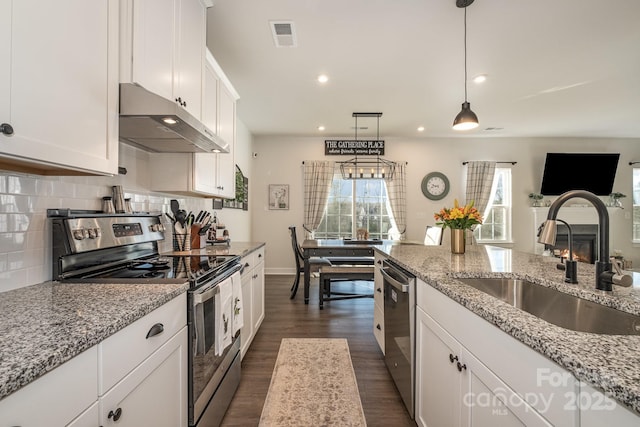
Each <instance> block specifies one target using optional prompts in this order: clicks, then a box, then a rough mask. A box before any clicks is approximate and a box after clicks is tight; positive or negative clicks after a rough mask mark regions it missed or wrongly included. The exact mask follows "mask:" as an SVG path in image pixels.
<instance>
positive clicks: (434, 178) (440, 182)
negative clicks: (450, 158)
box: [420, 172, 449, 200]
mask: <svg viewBox="0 0 640 427" xmlns="http://www.w3.org/2000/svg"><path fill="white" fill-rule="evenodd" d="M420 187H421V188H422V194H424V196H425V197H426V198H427V199H430V200H441V199H444V198H445V196H446V195H447V194H449V178H447V177H446V175H445V174H443V173H442V172H430V173H428V174H426V175H425V177H424V178H422V184H420Z"/></svg>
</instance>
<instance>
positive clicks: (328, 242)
mask: <svg viewBox="0 0 640 427" xmlns="http://www.w3.org/2000/svg"><path fill="white" fill-rule="evenodd" d="M395 243H397V242H394V241H393V240H351V239H306V240H304V241H303V242H302V244H301V245H300V248H301V249H302V257H303V259H304V302H305V304H308V303H309V285H310V282H311V268H310V263H309V259H310V258H312V257H324V258H329V259H331V260H334V261H335V260H337V262H340V259H343V261H345V262H344V263H343V264H346V263H350V261H353V264H357V265H371V264H373V252H374V247H375V246H379V245H380V246H384V245H391V244H395ZM332 262H333V261H332Z"/></svg>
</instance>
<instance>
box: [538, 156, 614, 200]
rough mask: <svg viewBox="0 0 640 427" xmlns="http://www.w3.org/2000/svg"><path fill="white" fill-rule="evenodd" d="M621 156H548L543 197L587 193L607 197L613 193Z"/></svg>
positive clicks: (543, 181) (542, 187)
mask: <svg viewBox="0 0 640 427" xmlns="http://www.w3.org/2000/svg"><path fill="white" fill-rule="evenodd" d="M619 158H620V153H547V159H546V161H545V164H544V173H543V175H542V186H541V189H540V193H541V194H543V195H545V196H559V195H560V194H562V193H566V192H567V191H569V190H586V191H590V192H591V193H594V194H596V195H598V196H608V195H609V194H611V192H612V190H613V181H614V180H615V178H616V169H617V168H618V159H619Z"/></svg>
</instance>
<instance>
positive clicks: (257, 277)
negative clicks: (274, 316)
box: [240, 246, 264, 357]
mask: <svg viewBox="0 0 640 427" xmlns="http://www.w3.org/2000/svg"><path fill="white" fill-rule="evenodd" d="M241 262H242V265H243V270H242V298H243V302H242V307H243V310H244V315H243V316H244V317H243V318H242V322H243V326H242V329H241V331H240V352H241V354H242V357H244V355H245V354H246V353H247V350H248V349H249V346H250V345H251V342H252V341H253V338H254V337H255V335H256V333H258V329H259V328H260V325H261V324H262V321H263V320H264V246H262V247H261V248H259V249H256V250H255V251H253V252H251V253H249V254H247V255H245V256H243V257H242V260H241Z"/></svg>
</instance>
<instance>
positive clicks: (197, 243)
mask: <svg viewBox="0 0 640 427" xmlns="http://www.w3.org/2000/svg"><path fill="white" fill-rule="evenodd" d="M201 228H202V227H201V226H199V225H192V226H191V249H202V248H205V247H206V246H207V236H206V234H203V235H202V236H201V235H200V229H201Z"/></svg>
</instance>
